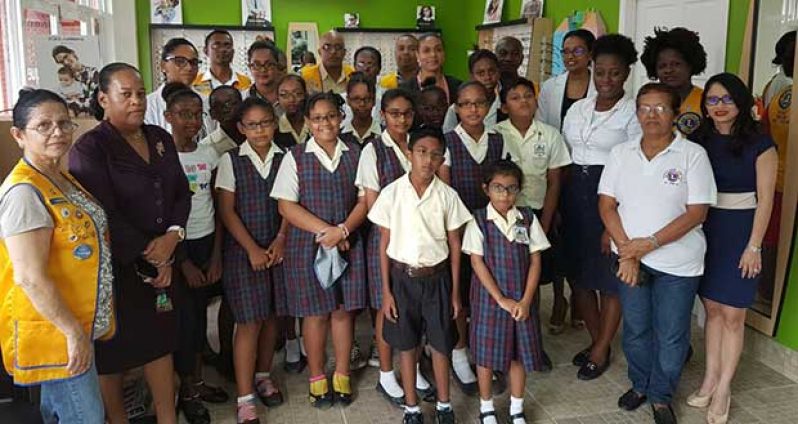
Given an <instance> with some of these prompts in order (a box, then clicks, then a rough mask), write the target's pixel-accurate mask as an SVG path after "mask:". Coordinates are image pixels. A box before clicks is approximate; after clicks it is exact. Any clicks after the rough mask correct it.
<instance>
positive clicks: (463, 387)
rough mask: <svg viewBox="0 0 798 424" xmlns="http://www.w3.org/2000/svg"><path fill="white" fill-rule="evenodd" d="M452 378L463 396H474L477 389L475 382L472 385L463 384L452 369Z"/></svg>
mask: <svg viewBox="0 0 798 424" xmlns="http://www.w3.org/2000/svg"><path fill="white" fill-rule="evenodd" d="M452 376H453V377H454V382H455V383H457V386H458V387H460V391H461V392H463V394H465V395H468V396H474V395H476V394H477V391H478V389H479V387H478V386H477V382H476V381H475V382H473V383H464V382H463V380H460V377H459V376H458V375H457V371H455V370H454V368H452Z"/></svg>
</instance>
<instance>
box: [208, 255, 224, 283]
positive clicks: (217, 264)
mask: <svg viewBox="0 0 798 424" xmlns="http://www.w3.org/2000/svg"><path fill="white" fill-rule="evenodd" d="M221 278H222V254H221V252H219V253H217V252H214V253H213V254H212V255H211V260H210V264H209V265H208V270H207V271H205V283H206V284H213V283H215V282H217V281H219V280H220V279H221Z"/></svg>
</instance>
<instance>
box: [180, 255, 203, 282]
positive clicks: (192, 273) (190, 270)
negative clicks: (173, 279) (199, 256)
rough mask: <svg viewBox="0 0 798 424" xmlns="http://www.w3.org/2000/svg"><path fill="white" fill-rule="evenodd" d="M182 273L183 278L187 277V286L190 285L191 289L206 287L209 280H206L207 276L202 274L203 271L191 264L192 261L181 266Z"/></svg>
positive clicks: (186, 261) (184, 262)
mask: <svg viewBox="0 0 798 424" xmlns="http://www.w3.org/2000/svg"><path fill="white" fill-rule="evenodd" d="M180 271H182V272H183V276H184V277H186V284H188V286H189V287H191V288H197V287H202V286H204V285H205V284H206V283H207V282H208V280H207V279H206V278H205V274H203V273H202V270H200V269H199V268H197V266H196V265H194V262H191V260H190V259H187V260H185V261H183V263H182V264H180Z"/></svg>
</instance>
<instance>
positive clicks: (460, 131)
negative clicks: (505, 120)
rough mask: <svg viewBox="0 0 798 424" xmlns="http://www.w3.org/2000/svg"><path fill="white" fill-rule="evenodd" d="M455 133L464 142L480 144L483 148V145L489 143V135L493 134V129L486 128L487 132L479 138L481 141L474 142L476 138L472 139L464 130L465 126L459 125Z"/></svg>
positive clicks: (455, 128)
mask: <svg viewBox="0 0 798 424" xmlns="http://www.w3.org/2000/svg"><path fill="white" fill-rule="evenodd" d="M454 132H455V133H457V135H458V136H460V138H461V139H462V140H463V141H470V142H471V143H473V144H478V145H480V146H481V145H482V144H483V143H487V141H488V135H489V134H492V133H493V129H492V128H491V129H488V127H485V130H484V131H483V132H482V136H480V137H479V140H474V138H473V137H471V136H470V135H469V134H468V132H466V130H465V129H463V124H457V126H456V127H454Z"/></svg>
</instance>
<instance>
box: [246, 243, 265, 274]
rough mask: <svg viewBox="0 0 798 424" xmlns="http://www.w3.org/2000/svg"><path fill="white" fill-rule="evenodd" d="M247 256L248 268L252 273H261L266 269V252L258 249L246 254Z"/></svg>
mask: <svg viewBox="0 0 798 424" xmlns="http://www.w3.org/2000/svg"><path fill="white" fill-rule="evenodd" d="M247 255H248V256H249V266H251V267H252V270H253V271H263V270H265V269H266V268H267V265H268V263H269V260H270V256H269V252H268V251H266V250H263V249H262V248H260V247H258V248H257V249H253V250H252V251H250V252H247Z"/></svg>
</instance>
